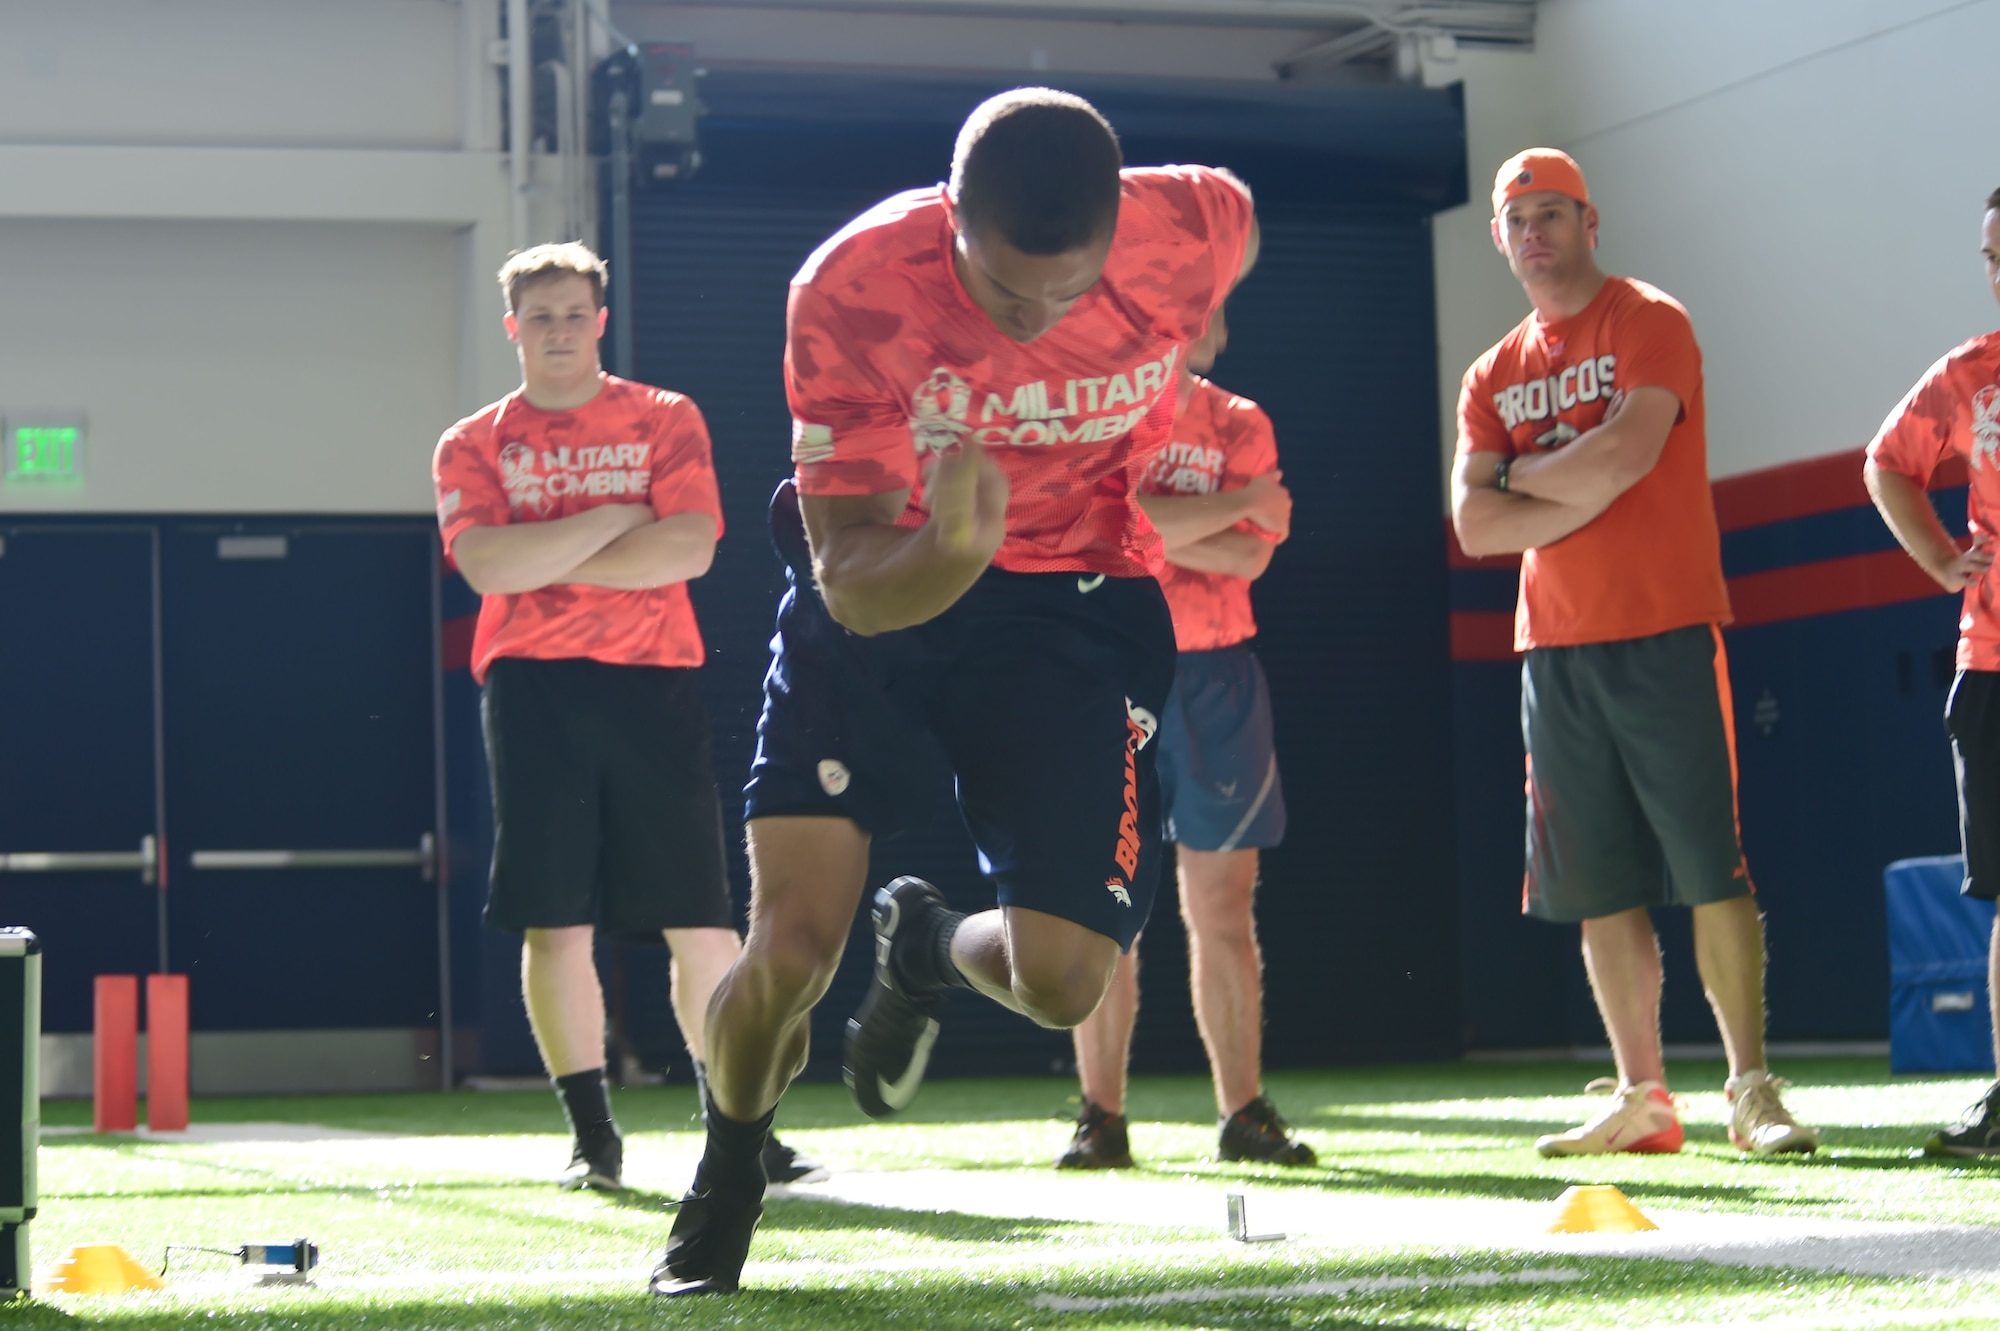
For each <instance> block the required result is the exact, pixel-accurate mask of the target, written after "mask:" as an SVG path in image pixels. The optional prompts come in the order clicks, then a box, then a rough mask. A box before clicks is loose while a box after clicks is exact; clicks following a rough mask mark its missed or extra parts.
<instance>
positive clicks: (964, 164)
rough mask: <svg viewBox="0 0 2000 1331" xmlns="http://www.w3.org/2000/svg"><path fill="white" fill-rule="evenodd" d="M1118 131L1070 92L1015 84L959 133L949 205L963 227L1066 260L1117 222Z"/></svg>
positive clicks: (979, 110) (969, 118) (1030, 251)
mask: <svg viewBox="0 0 2000 1331" xmlns="http://www.w3.org/2000/svg"><path fill="white" fill-rule="evenodd" d="M1124 165H1125V157H1124V154H1123V153H1121V152H1120V151H1119V149H1118V135H1117V134H1116V133H1115V132H1113V130H1112V128H1111V123H1110V122H1109V121H1107V120H1106V119H1105V118H1104V117H1103V116H1101V115H1099V114H1098V112H1097V108H1096V107H1094V106H1092V105H1091V104H1090V103H1089V102H1086V101H1085V100H1083V98H1081V97H1078V96H1077V95H1076V94H1074V93H1067V92H1057V91H1056V90H1055V89H1053V88H1016V89H1014V90H1013V91H1012V92H1003V93H1001V94H1000V95H999V96H997V97H989V98H987V99H986V100H985V101H983V102H981V103H980V104H979V105H978V106H977V107H975V108H974V109H973V112H972V114H971V115H969V116H967V117H966V119H965V125H964V127H963V128H961V129H960V130H959V131H958V147H957V148H956V149H955V150H954V151H953V152H952V156H951V201H952V204H953V205H954V206H955V207H956V208H957V209H958V215H959V217H960V219H961V220H962V221H963V223H964V224H965V225H966V226H967V227H970V228H972V229H974V230H978V231H991V232H993V233H995V234H997V235H999V236H1000V237H1001V238H1002V239H1004V240H1005V241H1006V242H1007V243H1008V244H1009V245H1012V246H1013V247H1014V248H1015V249H1017V250H1019V251H1021V253H1023V254H1067V253H1069V252H1071V251H1072V250H1080V249H1083V248H1084V247H1085V246H1087V245H1090V244H1091V243H1092V242H1094V241H1097V240H1100V239H1102V238H1104V237H1105V236H1107V235H1109V234H1110V233H1111V232H1112V231H1113V230H1115V229H1116V228H1117V225H1118V192H1119V179H1118V173H1119V171H1120V170H1121V169H1122V168H1123V167H1124Z"/></svg>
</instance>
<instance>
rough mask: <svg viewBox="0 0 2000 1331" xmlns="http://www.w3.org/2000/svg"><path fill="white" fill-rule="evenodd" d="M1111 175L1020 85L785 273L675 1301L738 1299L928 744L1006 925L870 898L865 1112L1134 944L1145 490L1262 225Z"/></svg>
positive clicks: (1177, 191)
mask: <svg viewBox="0 0 2000 1331" xmlns="http://www.w3.org/2000/svg"><path fill="white" fill-rule="evenodd" d="M1122 165H1123V163H1122V158H1121V155H1120V151H1119V147H1118V140H1117V138H1116V136H1115V135H1114V134H1113V133H1112V130H1111V127H1110V125H1108V124H1106V123H1105V121H1104V118H1103V117H1102V116H1100V115H1099V114H1098V113H1097V111H1096V110H1095V109H1094V108H1092V107H1091V106H1090V105H1089V104H1088V103H1087V102H1085V101H1083V100H1082V99H1081V98H1078V97H1075V96H1072V95H1070V94H1067V93H1060V92H1053V91H1050V90H1048V89H1045V88H1028V89H1017V90H1015V91H1013V92H1009V93H1003V94H1001V95H1000V96H998V97H995V98H992V99H991V100H989V101H987V102H985V103H983V104H982V105H981V106H979V107H978V108H977V109H975V110H974V111H973V113H972V115H971V116H970V117H969V118H968V119H967V120H966V122H965V125H964V127H963V128H962V129H961V130H960V132H959V137H958V144H957V149H956V151H955V153H954V155H953V160H952V172H951V181H950V184H949V185H948V186H945V187H943V188H936V187H933V188H930V189H924V190H917V191H913V192H911V193H907V194H901V195H897V196H896V197H894V198H892V199H889V200H887V201H885V202H884V203H882V204H879V205H877V206H876V207H875V208H873V209H871V210H870V211H868V212H866V213H864V214H862V215H861V216H860V217H858V218H856V219H855V220H854V221H853V222H851V223H849V224H848V225H847V226H846V227H844V228H843V229H842V230H841V231H840V232H838V233H837V234H836V235H835V236H834V237H833V238H832V239H831V240H829V241H828V242H827V243H826V244H825V245H823V246H821V247H820V249H819V251H818V252H817V253H815V254H814V255H813V256H812V257H811V258H810V259H808V260H807V261H806V265H805V267H804V268H803V269H801V270H800V272H799V275H798V276H797V277H796V278H795V279H794V280H793V284H792V292H791V306H790V311H789V337H788V343H787V347H786V355H785V370H786V387H787V393H788V396H789V398H790V401H791V408H792V414H793V417H794V425H793V434H792V456H793V460H794V462H795V463H796V464H797V475H796V493H794V489H793V483H792V482H787V484H786V485H785V486H782V487H780V490H779V493H778V495H777V497H776V499H775V500H774V501H773V504H772V523H773V530H774V532H775V533H776V535H777V539H778V544H779V547H780V549H781V550H783V551H784V552H785V553H786V557H787V562H788V564H789V571H790V577H791V581H792V587H791V590H790V591H789V592H788V593H787V594H786V596H785V598H784V600H783V602H782V603H781V604H780V606H779V610H778V633H777V637H776V639H775V643H774V649H775V650H774V656H773V659H772V662H771V669H770V672H769V674H768V675H767V676H766V682H765V696H764V714H763V717H762V719H761V720H760V721H759V723H758V749H757V756H756V759H755V762H754V763H753V765H752V767H751V772H750V782H749V786H748V789H747V791H746V801H747V807H746V816H747V818H748V821H749V847H750V864H751V909H750V934H749V937H748V939H747V940H746V944H745V950H744V953H743V956H742V958H741V959H740V960H739V961H738V962H737V963H736V965H735V966H733V967H732V968H731V969H730V971H729V973H728V974H727V975H726V976H724V977H723V980H722V983H721V984H720V985H719V986H718V987H717V989H716V996H715V1000H714V1003H713V1004H712V1006H711V1008H710V1011H709V1028H708V1030H709V1035H708V1047H709V1056H710V1057H709V1091H710V1097H711V1098H710V1101H709V1106H708V1141H707V1145H706V1147H705V1150H704V1153H703V1156H702V1160H701V1164H700V1166H699V1168H698V1169H697V1170H696V1172H695V1178H694V1183H693V1186H692V1187H691V1188H690V1190H689V1192H688V1194H687V1196H686V1198H685V1199H684V1200H683V1201H682V1203H681V1208H680V1213H679V1215H678V1216H677V1217H676V1218H675V1221H674V1226H673V1232H672V1234H671V1235H670V1236H669V1238H668V1241H667V1248H666V1252H665V1255H664V1256H663V1257H662V1258H661V1260H660V1263H659V1266H658V1267H657V1269H656V1270H655V1271H654V1274H653V1281H652V1288H653V1290H654V1291H655V1292H656V1293H660V1294H694V1293H705V1292H710V1291H718V1290H722V1291H726V1290H731V1289H734V1288H735V1287H736V1284H737V1281H738V1278H739V1275H740V1272H741V1270H742V1266H743V1261H744V1258H745V1255H746V1254H747V1253H748V1252H749V1248H750V1238H751V1234H752V1231H753V1230H754V1229H755V1227H756V1224H757V1220H758V1217H759V1215H760V1214H761V1212H762V1207H761V1203H760V1199H761V1197H762V1195H763V1189H764V1183H763V1174H762V1167H761V1165H760V1163H759V1161H760V1156H761V1148H762V1143H763V1141H764V1137H765V1134H766V1133H767V1132H768V1131H769V1127H770V1122H771V1115H772V1112H773V1110H774V1107H775V1106H776V1104H777V1103H778V1099H779V1097H780V1096H781V1095H783V1094H784V1091H785V1088H786V1086H787V1085H788V1084H789V1083H790V1082H791V1080H792V1078H793V1077H794V1076H796V1075H797V1074H798V1072H799V1069H800V1068H801V1067H803V1066H804V1064H805V1059H806V1041H807V1036H808V1032H809V1026H808V1017H809V1015H810V1013H811V1010H812V1006H813V1004H814V1003H815V1002H817V1001H818V1000H819V998H820V996H821V995H822V994H823V993H825V991H826V986H827V984H828V983H829V982H830V981H831V979H832V977H833V974H834V970H835V968H836V967H837V966H838V965H839V962H840V957H841V953H842V951H843V949H844V948H845V946H846V942H847V935H848V930H849V927H850V925H851V923H852V921H853V919H854V913H855V910H856V908H857V906H858V905H859V903H860V900H861V895H862V891H863V889H864V888H865V887H866V885H867V884H866V879H867V874H868V850H869V843H870V840H871V838H872V837H873V836H875V835H876V834H878V833H882V832H886V831H889V830H891V829H893V828H895V827H896V826H897V824H898V821H899V819H900V817H901V814H902V811H903V810H904V809H905V808H907V807H909V806H910V805H911V803H912V798H913V788H914V791H916V792H920V791H921V790H923V789H925V788H927V787H926V786H924V784H923V782H924V781H925V780H926V779H927V777H928V776H929V773H930V767H929V763H930V761H931V758H930V756H929V755H931V754H932V753H934V752H937V751H941V752H942V753H943V755H944V758H945V759H946V760H947V762H948V764H949V766H950V767H951V770H952V772H953V774H954V775H955V777H956V778H957V783H958V787H957V788H958V799H959V807H960V809H961V811H962V812H963V814H964V817H965V822H966V826H967V828H968V829H969V830H970V831H971V833H972V838H973V841H974V842H975V844H976V845H977V846H978V848H979V853H980V859H981V867H982V868H983V869H984V870H985V872H986V873H987V874H988V875H989V876H990V877H991V878H992V879H993V880H994V882H995V884H996V885H997V888H998V896H999V908H998V909H997V910H990V911H984V912H981V913H979V914H975V915H971V916H960V915H957V914H955V913H953V912H951V911H948V910H947V909H945V906H944V902H943V898H942V897H941V896H940V895H939V893H938V892H937V890H936V889H935V888H933V887H932V886H930V885H929V884H928V883H925V882H922V881H921V880H918V879H914V878H902V879H898V880H896V881H895V882H892V883H890V884H889V885H888V886H887V887H885V888H883V889H882V890H881V891H880V892H879V893H878V894H877V896H876V898H875V906H874V920H875V931H876V937H877V950H876V957H877V965H876V976H875V982H874V983H873V984H872V985H871V987H870V992H869V997H868V999H867V1001H866V1003H865V1004H864V1006H863V1008H862V1010H861V1012H860V1014H859V1015H858V1016H857V1018H856V1019H855V1020H854V1021H853V1022H851V1023H850V1024H849V1029H848V1039H847V1048H846V1072H847V1078H848V1082H849V1084H850V1085H851V1086H852V1087H853V1088H854V1094H855V1098H856V1100H858V1101H859V1102H860V1105H861V1107H862V1109H863V1110H864V1111H865V1112H867V1113H868V1114H869V1115H871V1116H873V1117H878V1118H879V1117H882V1116H884V1115H887V1114H892V1113H894V1112H896V1111H897V1110H899V1109H901V1108H902V1107H904V1106H905V1105H907V1104H908V1103H909V1101H910V1098H911V1097H912V1096H914V1095H915V1094H916V1091H917V1087H918V1084H919V1083H920V1081H921V1080H922V1078H923V1073H924V1068H925V1065H926V1063H927V1061H928V1059H929V1056H930V1049H931V1044H932V1041H933V1040H934V1039H935V1037H936V1034H937V1029H938V1026H937V1016H936V1014H937V1011H938V1008H939V1006H940V1003H941V1001H942V999H943V997H944V995H945V994H946V992H948V991H949V990H951V989H974V990H977V991H978V992H980V993H983V994H985V995H987V996H988V997H990V998H992V999H994V1000H996V1001H997V1002H1000V1003H1002V1004H1004V1005H1006V1006H1007V1007H1009V1008H1012V1009H1013V1010H1014V1011H1016V1012H1020V1013H1022V1014H1023V1015H1025V1016H1027V1017H1029V1018H1030V1019H1032V1020H1034V1021H1036V1022H1039V1023H1040V1024H1042V1025H1044V1026H1050V1027H1070V1026H1074V1025H1076V1024H1077V1023H1078V1022H1080V1021H1082V1020H1083V1019H1084V1018H1085V1017H1087V1016H1089V1015H1090V1013H1091V1012H1092V1011H1093V1010H1094V1009H1095V1008H1096V1007H1097V1004H1098V1001H1099V1000H1100V999H1101V998H1102V997H1103V996H1104V991H1105V989H1106V987H1107V986H1108V985H1109V984H1110V982H1111V974H1112V970H1113V967H1114V965H1115V963H1116V961H1117V958H1118V954H1119V952H1120V951H1121V950H1122V949H1123V948H1125V947H1126V946H1128V945H1129V944H1130V943H1131V941H1132V939H1133V938H1134V937H1136V936H1137V934H1138V932H1139V930H1140V928H1141V927H1142V926H1143V925H1144V923H1145V920H1146V913H1147V911H1148V910H1149V909H1150V908H1151V905H1152V899H1153V893H1154V888H1155V878H1156V877H1157V862H1158V856H1159V847H1160V804H1159V791H1158V786H1157V782H1156V780H1155V774H1154V767H1153V756H1154V753H1155V746H1154V745H1153V743H1152V738H1153V734H1154V731H1155V730H1156V728H1157V726H1158V721H1157V718H1158V716H1159V713H1160V709H1161V707H1162V706H1163V705H1164V704H1165V702H1166V697H1167V690H1168V688H1169V687H1170V685H1171V684H1172V681H1173V668H1174V635H1173V623H1172V621H1171V619H1170V618H1169V617H1168V613H1167V606H1166V600H1165V598H1164V597H1163V596H1162V595H1161V593H1160V588H1159V583H1158V582H1156V581H1155V580H1154V578H1153V571H1154V570H1155V569H1156V568H1157V567H1158V564H1159V560H1160V538H1159V536H1158V534H1157V533H1155V532H1154V530H1153V528H1152V525H1151V524H1150V523H1148V522H1147V521H1146V519H1145V517H1144V515H1143V514H1142V513H1141V512H1140V511H1139V509H1138V506H1137V504H1136V503H1135V502H1134V499H1133V494H1134V491H1135V490H1136V488H1137V484H1138V480H1139V478H1140V476H1141V475H1142V474H1143V472H1144V470H1145V468H1146V466H1147V465H1148V463H1149V462H1150V461H1151V460H1152V457H1153V455H1154V454H1155V453H1156V452H1158V451H1159V450H1160V449H1161V448H1162V447H1163V446H1165V444H1166V443H1167V441H1168V438H1169V436H1170V434H1171V431H1172V426H1173V416H1174V401H1175V388H1176V384H1177V382H1178V378H1179V374H1180V365H1181V361H1182V359H1183V357H1184V356H1185V355H1186V351H1187V345H1188V343H1189V342H1191V341H1193V340H1194V339H1195V338H1196V337H1198V336H1200V334H1201V332H1202V330H1203V329H1204V328H1205V327H1206V326H1207V323H1208V319H1209V316H1210V314H1211V313H1213V311H1214V310H1215V309H1216V308H1217V307H1218V306H1220V305H1221V304H1222V301H1223V298H1224V297H1225V296H1227V294H1228V293H1229V290H1230V288H1231V287H1232V286H1233V285H1234V284H1235V282H1236V281H1237V279H1238V278H1239V277H1240V276H1241V275H1242V274H1243V273H1244V272H1245V271H1247V270H1248V268H1249V267H1250V264H1251V263H1252V262H1253V260H1254V258H1255V255H1256V250H1257V239H1256V224H1255V222H1254V220H1253V218H1252V213H1251V206H1250V197H1249V193H1248V191H1247V190H1245V189H1244V188H1243V186H1242V185H1241V184H1240V183H1238V182H1237V181H1236V180H1234V178H1232V177H1230V176H1228V175H1226V174H1225V173H1222V172H1219V171H1214V170H1211V169H1208V168H1205V167H1160V168H1148V169H1134V170H1129V171H1126V170H1121V167H1122Z"/></svg>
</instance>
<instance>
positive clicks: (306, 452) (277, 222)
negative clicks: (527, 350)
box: [0, 0, 546, 513]
mask: <svg viewBox="0 0 2000 1331" xmlns="http://www.w3.org/2000/svg"><path fill="white" fill-rule="evenodd" d="M498 13H499V10H498V3H497V0H342V3H340V4H334V5H329V4H325V3H323V2H321V0H260V3H258V4H254V5H246V4H241V3H237V2H236V0H63V3H61V4H51V3H46V0H0V182H5V183H4V185H3V186H0V252H4V253H6V254H7V255H8V256H9V260H10V261H9V262H8V263H6V264H5V265H0V308H5V309H6V311H7V315H8V317H7V319H6V320H5V321H4V327H0V417H5V416H14V417H16V418H17V419H25V418H26V416H27V415H28V414H29V413H30V412H32V411H34V410H37V409H42V410H47V409H55V410H77V411H82V412H83V413H84V414H85V417H86V419H87V422H88V434H87V442H86V477H85V481H84V484H83V486H82V487H81V488H80V489H76V490H67V491H62V492H53V493H51V492H40V491H32V490H30V491H23V490H0V511H37V510H41V511H47V510H62V511H83V512H131V511H140V510H143V511H154V512H221V513H230V512H247V513H260V512H278V511H289V512H301V511H303V512H329V513H376V512H392V513H423V512H427V511H428V510H429V508H430V504H431V501H430V495H429V479H428V463H429V456H430V452H431V449H432V446H433V445H434V444H435V442H436V439H437V436H438V434H439V432H440V431H441V430H442V429H443V428H444V427H445V426H447V425H449V424H450V423H451V421H453V420H454V419H456V418H457V417H458V416H460V415H461V414H464V413H465V412H466V411H469V410H471V409H473V408H475V407H477V406H478V405H479V404H480V403H482V402H485V401H489V400H491V399H492V398H494V397H497V396H499V395H500V394H501V393H504V392H505V391H507V389H508V388H510V387H511V386H512V385H513V384H514V383H515V382H516V379H517V375H516V371H515V369H514V364H513V358H512V356H511V353H510V351H509V348H508V347H507V344H506V342H505V340H504V338H503V337H502V335H501V333H500V331H499V328H498V322H499V316H500V313H501V309H500V300H499V296H498V294H497V288H496V287H495V286H494V284H493V280H492V274H493V272H494V270H495V269H496V268H497V267H498V266H499V264H500V261H501V259H502V258H503V257H504V256H505V254H506V251H507V250H508V249H509V248H510V247H511V244H512V239H513V238H512V234H511V231H512V228H511V225H510V220H509V217H510V210H509V206H508V204H509V193H508V179H507V168H506V159H505V157H504V156H503V155H502V154H500V153H499V152H498V151H497V147H498V143H499V117H498V110H499V108H498V102H499V85H500V79H501V71H499V70H496V68H495V67H494V66H493V64H492V60H491V56H492V51H491V47H492V42H493V39H494V37H495V36H496V35H497V33H498ZM543 169H544V170H546V166H544V168H543ZM545 212H546V210H545V209H544V210H539V211H538V212H537V214H535V218H536V220H537V221H539V220H541V217H542V216H543V215H544V214H545Z"/></svg>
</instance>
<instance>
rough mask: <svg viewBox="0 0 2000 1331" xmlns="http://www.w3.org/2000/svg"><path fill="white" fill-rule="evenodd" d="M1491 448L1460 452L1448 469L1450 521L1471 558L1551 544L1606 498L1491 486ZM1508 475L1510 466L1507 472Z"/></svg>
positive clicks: (1598, 509)
mask: <svg viewBox="0 0 2000 1331" xmlns="http://www.w3.org/2000/svg"><path fill="white" fill-rule="evenodd" d="M1499 461H1500V459H1499V456H1498V455H1497V454H1494V453H1461V454H1460V455H1459V458H1458V463H1457V465H1455V466H1454V467H1453V468H1452V472H1451V522H1452V526H1453V527H1454V528H1455V529H1457V532H1458V543H1459V546H1460V547H1461V548H1462V549H1464V551H1465V553H1467V554H1468V555H1471V556H1472V557H1473V558H1475V559H1483V558H1485V557H1486V556H1488V555H1512V554H1519V553H1520V552H1521V551H1523V550H1532V549H1534V548H1535V547H1536V546H1542V545H1553V544H1555V543H1556V542H1557V541H1560V540H1561V539H1562V538H1563V537H1565V536H1568V535H1569V534H1570V533H1571V532H1574V531H1576V530H1578V529H1579V528H1581V527H1584V526H1586V525H1588V524H1589V522H1590V521H1591V520H1592V519H1593V518H1595V517H1596V516H1597V515H1598V514H1600V513H1602V512H1603V511H1604V510H1605V509H1606V508H1608V507H1609V506H1610V501H1608V500H1607V501H1606V502H1605V503H1604V504H1600V505H1597V506H1595V507H1592V506H1590V505H1587V504H1559V503H1556V502H1554V501H1553V500H1548V499H1537V498H1535V497H1534V496H1533V495H1525V494H1516V493H1514V492H1513V489H1512V487H1511V484H1510V486H1509V488H1508V489H1507V490H1504V491H1503V490H1496V489H1494V488H1493V480H1494V473H1495V472H1496V471H1497V469H1498V467H1499ZM1509 481H1510V482H1511V481H1512V472H1511V471H1510V472H1509Z"/></svg>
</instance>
